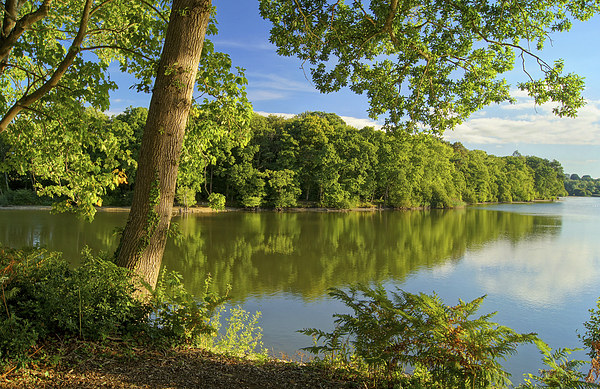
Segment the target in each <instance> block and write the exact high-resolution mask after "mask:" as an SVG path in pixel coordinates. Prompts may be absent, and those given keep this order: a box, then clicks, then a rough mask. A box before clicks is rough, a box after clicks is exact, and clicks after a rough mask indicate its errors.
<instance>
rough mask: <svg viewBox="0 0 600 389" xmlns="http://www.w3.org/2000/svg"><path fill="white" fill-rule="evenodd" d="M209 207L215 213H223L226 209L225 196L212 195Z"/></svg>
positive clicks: (219, 194)
mask: <svg viewBox="0 0 600 389" xmlns="http://www.w3.org/2000/svg"><path fill="white" fill-rule="evenodd" d="M208 206H209V207H210V208H211V209H214V210H215V211H222V210H224V209H225V196H224V195H222V194H221V193H215V192H213V193H211V194H210V195H208Z"/></svg>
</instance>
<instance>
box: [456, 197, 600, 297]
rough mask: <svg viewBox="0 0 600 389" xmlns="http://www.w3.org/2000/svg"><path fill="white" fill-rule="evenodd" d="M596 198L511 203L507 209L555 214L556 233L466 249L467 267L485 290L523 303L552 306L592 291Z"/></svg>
mask: <svg viewBox="0 0 600 389" xmlns="http://www.w3.org/2000/svg"><path fill="white" fill-rule="evenodd" d="M599 205H600V200H598V199H578V198H576V199H569V201H568V202H559V203H552V204H534V205H511V206H507V207H506V209H507V210H512V209H514V210H515V211H523V210H526V211H529V210H531V211H535V213H536V214H547V215H558V216H559V217H560V218H561V221H562V227H561V228H560V233H559V234H558V235H534V236H531V237H529V238H528V239H526V240H523V241H519V242H517V243H511V242H507V241H503V240H501V241H496V242H491V243H489V244H487V245H486V246H485V247H484V248H482V249H481V250H478V251H476V252H470V251H469V252H467V253H466V254H465V256H464V259H463V262H462V265H463V266H467V267H470V268H471V269H472V271H473V273H474V276H475V280H476V282H477V283H478V284H480V285H482V286H483V289H484V290H486V292H487V293H494V294H504V295H507V296H511V297H513V298H516V299H519V300H522V301H523V303H525V304H528V305H537V306H555V305H556V304H565V303H569V299H570V298H571V297H573V296H577V295H580V294H582V293H586V292H592V293H595V292H596V289H595V286H596V285H598V280H599V279H600V245H599V244H598V243H599V242H598V235H597V233H598V231H599V230H600V212H599V211H600V207H599Z"/></svg>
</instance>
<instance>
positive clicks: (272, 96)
mask: <svg viewBox="0 0 600 389" xmlns="http://www.w3.org/2000/svg"><path fill="white" fill-rule="evenodd" d="M247 95H248V100H250V101H265V100H281V99H284V98H286V97H287V95H286V94H284V93H281V92H277V91H272V90H249V91H248V92H247Z"/></svg>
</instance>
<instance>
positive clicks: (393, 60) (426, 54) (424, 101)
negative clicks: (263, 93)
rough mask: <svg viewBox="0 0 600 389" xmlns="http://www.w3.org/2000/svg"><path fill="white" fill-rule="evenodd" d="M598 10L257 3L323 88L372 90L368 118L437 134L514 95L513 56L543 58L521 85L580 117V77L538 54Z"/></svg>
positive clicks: (561, 5) (585, 5)
mask: <svg viewBox="0 0 600 389" xmlns="http://www.w3.org/2000/svg"><path fill="white" fill-rule="evenodd" d="M599 7H600V5H598V3H597V2H596V1H591V0H590V1H586V0H584V1H568V0H559V1H547V0H540V1H524V0H508V1H501V2H494V1H480V2H470V1H464V0H459V1H451V2H449V1H442V0H432V1H426V2H422V1H416V0H410V1H401V2H400V1H395V0H393V1H381V0H377V1H370V2H363V1H359V0H355V1H351V2H343V1H325V0H321V1H309V0H261V2H260V9H261V14H262V16H263V17H264V18H266V19H269V20H270V21H271V22H272V23H273V27H272V29H271V41H272V42H273V43H275V44H276V45H277V48H278V53H279V54H280V55H285V56H296V57H298V58H300V59H301V60H303V61H304V62H305V63H306V64H307V65H309V66H310V72H311V75H312V78H313V82H314V83H315V85H316V86H317V88H318V89H319V90H321V91H322V92H332V91H337V90H339V89H341V88H343V87H349V88H350V89H351V90H353V91H354V92H356V93H359V94H366V95H367V97H368V98H369V101H370V108H369V116H370V117H372V118H378V117H380V116H382V115H384V116H385V118H386V123H387V124H388V125H389V126H394V127H397V128H398V127H400V128H403V129H405V130H407V131H421V130H427V131H432V132H436V133H441V132H443V131H444V130H446V129H451V128H453V127H455V126H456V125H457V124H459V123H461V122H462V121H464V120H465V119H466V118H467V117H468V116H469V115H470V114H471V113H473V112H475V111H477V110H479V109H481V108H482V107H484V106H486V105H488V104H491V103H499V102H502V101H512V98H511V97H510V95H509V85H508V84H507V83H506V82H505V81H504V80H503V79H502V78H501V75H502V74H503V73H505V72H507V71H509V70H511V69H512V68H513V64H514V62H515V59H516V58H517V56H519V57H522V58H523V60H525V59H526V58H530V59H533V60H534V62H537V64H536V65H535V66H536V69H534V70H536V72H537V73H540V74H541V76H542V77H541V78H542V80H543V81H534V79H532V80H531V82H528V83H523V84H521V85H520V86H521V88H522V89H525V90H528V91H529V93H530V94H531V95H532V96H534V97H535V98H536V102H538V103H540V104H541V103H544V102H546V101H554V102H558V103H559V104H560V107H558V108H557V109H556V110H555V112H556V113H557V114H558V115H560V116H564V115H566V116H572V115H574V114H575V112H576V110H577V109H578V108H580V107H581V106H582V103H583V100H582V98H581V92H582V82H581V79H580V78H579V77H577V76H574V75H567V76H564V75H562V73H561V72H562V69H561V68H560V67H557V66H555V67H552V66H549V65H548V64H547V63H545V62H544V61H543V59H542V58H541V57H539V52H538V51H539V50H541V49H542V48H543V46H544V43H545V42H546V41H547V40H548V37H549V33H551V32H553V31H566V30H568V29H569V28H570V26H571V21H572V19H580V20H585V19H588V18H589V17H591V16H592V15H593V14H595V13H597V12H598V10H599ZM526 71H530V70H529V69H527V70H526ZM530 72H531V73H532V74H533V71H530Z"/></svg>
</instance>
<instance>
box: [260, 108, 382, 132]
mask: <svg viewBox="0 0 600 389" xmlns="http://www.w3.org/2000/svg"><path fill="white" fill-rule="evenodd" d="M255 113H257V114H259V115H262V116H269V115H273V116H281V117H283V118H285V119H290V118H293V117H294V116H296V114H293V113H279V112H264V111H255ZM340 118H342V120H343V121H344V122H346V124H347V125H349V126H352V127H354V128H358V129H361V128H363V127H367V126H370V127H375V128H376V129H380V128H381V125H379V124H377V123H375V122H374V121H372V120H371V119H362V118H355V117H352V116H340Z"/></svg>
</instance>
